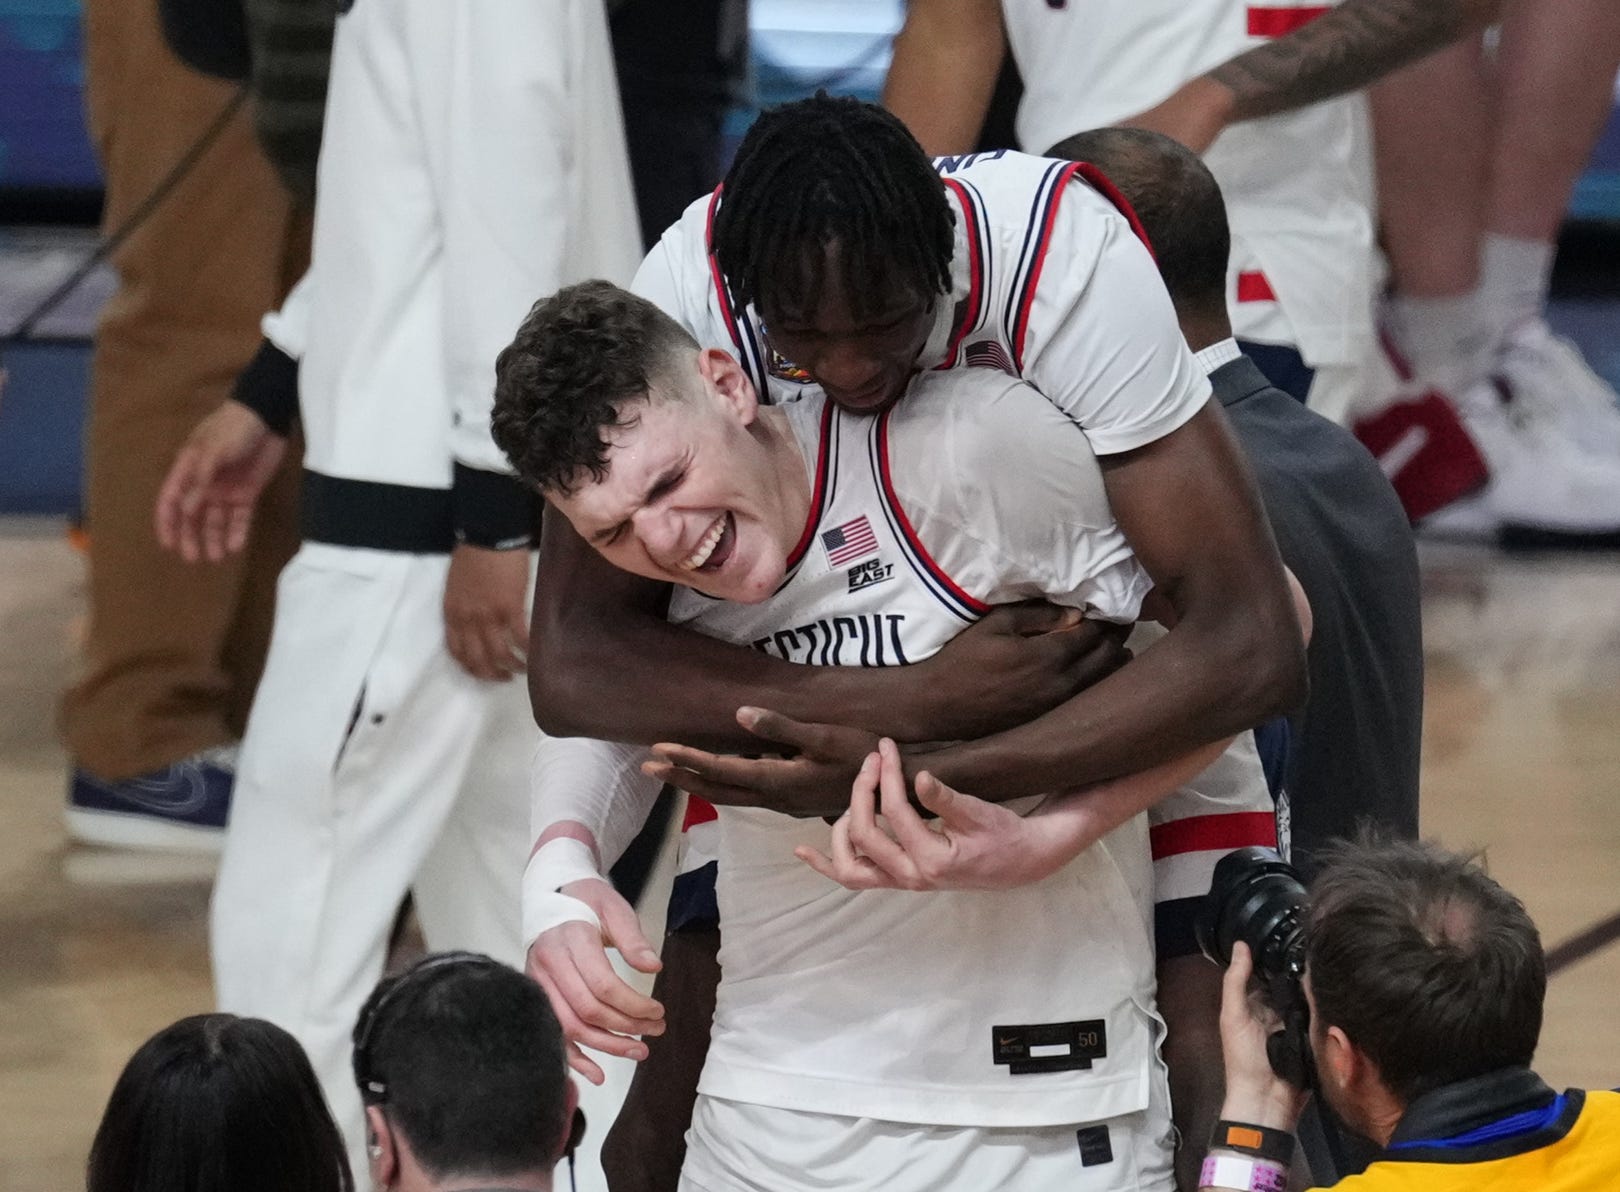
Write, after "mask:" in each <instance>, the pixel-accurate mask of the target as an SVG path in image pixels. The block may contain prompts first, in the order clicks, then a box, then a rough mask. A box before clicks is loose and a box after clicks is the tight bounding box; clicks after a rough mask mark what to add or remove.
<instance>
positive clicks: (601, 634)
mask: <svg viewBox="0 0 1620 1192" xmlns="http://www.w3.org/2000/svg"><path fill="white" fill-rule="evenodd" d="M668 599H669V589H668V587H667V586H666V585H663V584H658V583H654V582H651V581H648V580H645V579H641V578H639V577H637V576H633V575H629V574H627V573H626V572H622V571H619V570H617V569H616V568H614V567H612V566H610V565H609V564H608V563H607V562H606V561H605V560H603V559H602V557H601V556H600V555H598V554H597V553H596V552H595V551H594V550H592V549H591V548H590V547H589V546H588V545H587V544H586V543H585V542H584V541H583V540H581V539H580V537H579V535H577V534H576V533H575V532H574V530H573V527H571V526H570V525H569V524H568V522H567V520H566V519H564V518H562V517H560V516H558V515H556V514H555V513H553V512H550V511H548V512H547V515H546V518H545V525H544V530H543V532H542V535H541V543H540V565H539V575H538V579H537V582H536V590H535V601H534V617H533V622H532V626H531V629H530V655H529V694H530V697H531V699H532V701H533V705H534V714H535V720H536V721H537V722H538V723H539V725H540V727H541V728H542V729H544V730H545V731H546V732H547V733H550V734H551V735H553V736H579V737H601V738H605V739H608V740H615V741H629V742H635V743H640V744H652V743H654V742H657V741H664V740H681V741H687V742H690V743H693V744H696V745H699V746H702V747H704V748H709V749H716V750H722V751H737V752H741V751H753V752H757V751H759V750H760V749H761V748H762V744H761V742H760V739H759V738H758V737H755V736H752V735H750V734H749V733H748V732H746V731H744V729H742V728H741V727H740V726H739V725H738V723H737V709H738V708H739V707H742V706H744V705H751V704H762V705H766V706H769V707H773V708H778V709H780V710H782V711H783V712H785V713H787V714H788V715H790V716H793V717H795V718H800V719H804V720H809V721H817V722H822V723H827V724H834V725H859V726H861V727H862V728H863V729H868V730H875V731H877V732H880V733H886V734H889V735H892V736H894V737H896V739H898V740H903V741H929V740H936V741H937V740H955V739H958V738H963V737H970V736H978V735H981V734H984V733H989V732H994V731H996V730H998V729H1000V728H1004V727H1006V726H1008V725H1012V724H1019V723H1022V722H1023V721H1025V720H1027V719H1029V718H1030V717H1032V716H1038V715H1039V714H1040V713H1042V712H1044V711H1046V710H1047V709H1049V708H1051V707H1053V706H1054V705H1056V704H1058V703H1060V702H1061V701H1062V700H1064V699H1067V698H1068V697H1069V696H1070V695H1071V694H1072V693H1073V692H1074V691H1075V690H1077V689H1079V688H1080V687H1083V686H1085V685H1086V684H1087V683H1090V682H1093V681H1095V680H1096V679H1097V678H1098V677H1100V676H1101V675H1103V674H1106V673H1108V671H1110V670H1112V669H1113V668H1114V667H1117V666H1118V665H1119V664H1120V663H1121V662H1123V661H1124V658H1125V656H1126V655H1125V653H1124V649H1123V645H1122V641H1123V634H1122V633H1121V632H1120V631H1119V630H1118V627H1116V626H1104V625H1100V624H1097V623H1093V622H1081V621H1080V620H1079V618H1078V615H1077V614H1076V613H1075V612H1074V610H1072V609H1056V608H1054V607H1052V606H1048V605H1037V604H1031V605H1018V606H1011V607H1008V608H1005V609H998V610H997V611H996V612H995V613H994V614H992V616H991V617H986V618H985V620H984V621H983V622H981V623H980V625H979V626H977V627H975V628H974V629H973V630H970V631H969V632H968V633H964V634H962V635H961V636H960V637H959V638H958V639H957V640H956V641H955V642H953V643H952V644H951V646H950V647H948V648H947V650H945V651H942V652H941V653H940V654H938V655H935V657H934V658H933V659H930V660H929V661H928V662H923V663H919V664H918V665H916V666H909V667H891V668H886V669H883V668H879V669H866V668H859V667H825V666H799V665H796V664H794V663H790V662H784V661H782V660H780V659H777V658H772V657H770V656H768V655H766V654H763V653H760V652H759V651H757V650H753V649H750V648H748V647H746V646H736V645H730V644H728V643H726V642H721V641H716V640H715V639H713V638H709V637H704V636H702V635H701V634H698V633H695V632H692V631H690V630H687V629H682V628H680V627H677V626H674V625H671V624H669V623H668V622H667V621H666V620H665V619H664V615H665V610H666V608H667V605H668ZM861 756H862V758H864V757H865V754H864V753H862V755H861ZM858 764H859V763H858V762H857V766H858ZM852 773H853V771H852ZM840 781H841V786H842V789H841V790H838V791H836V797H837V799H838V801H837V802H835V803H832V804H830V805H829V807H830V809H831V810H840V809H842V806H843V804H844V802H847V799H848V794H849V781H848V780H847V779H843V780H840ZM751 801H753V800H751ZM762 805H764V806H774V807H778V809H780V810H789V809H790V805H788V804H786V803H782V804H778V803H776V802H774V801H772V800H770V799H767V800H765V801H764V802H763V804H762ZM820 813H821V812H817V814H820Z"/></svg>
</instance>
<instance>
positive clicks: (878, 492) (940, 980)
mask: <svg viewBox="0 0 1620 1192" xmlns="http://www.w3.org/2000/svg"><path fill="white" fill-rule="evenodd" d="M785 413H786V414H787V416H788V417H789V418H790V419H791V421H792V424H793V427H794V430H795V433H796V434H797V436H798V438H799V440H800V444H801V447H802V448H803V451H804V458H805V463H806V468H807V470H808V472H809V475H810V477H811V482H812V487H813V493H814V495H813V498H812V508H811V513H810V517H809V519H808V522H807V524H806V526H805V528H804V533H803V535H802V537H801V538H800V540H799V542H798V545H797V548H796V550H795V551H794V553H793V555H792V557H791V559H790V570H789V572H788V575H787V578H786V579H785V581H784V582H783V584H782V586H781V587H780V588H779V589H778V590H777V591H776V593H775V594H774V595H772V596H771V597H770V598H769V599H767V600H765V601H763V602H761V603H759V604H753V605H741V604H733V603H725V602H719V601H715V600H712V599H710V598H708V597H705V596H703V595H701V594H698V593H696V592H693V591H691V590H690V589H684V588H677V589H676V591H675V596H674V600H673V605H672V608H671V612H670V617H671V620H673V621H676V622H679V623H684V624H688V625H691V626H693V627H694V628H697V629H699V630H701V631H702V632H703V633H706V634H708V635H710V636H714V637H720V638H724V639H726V640H729V641H733V642H738V643H748V644H752V645H753V646H754V647H755V648H757V649H760V650H764V651H766V652H768V653H771V654H775V655H777V656H779V657H782V658H786V659H789V660H791V661H794V662H800V663H807V664H815V665H841V666H893V665H901V664H905V663H909V662H917V661H920V660H922V659H924V658H926V657H928V656H929V655H930V654H932V653H934V651H936V650H937V649H939V648H940V647H941V646H942V645H943V644H944V643H946V642H947V641H949V640H950V639H951V638H952V637H954V636H955V635H956V634H957V633H959V632H960V631H961V630H962V629H963V628H964V627H965V626H967V625H969V624H972V623H973V622H974V621H976V620H977V619H978V618H979V617H980V616H981V615H982V614H983V613H984V612H986V611H987V610H988V608H989V607H990V606H991V605H993V604H1000V603H1005V602H1007V601H1010V600H1018V599H1023V598H1027V597H1032V596H1044V597H1047V598H1048V599H1051V600H1054V601H1058V602H1061V603H1066V604H1070V605H1074V606H1079V607H1084V608H1086V609H1088V610H1089V611H1090V612H1091V614H1092V615H1094V616H1097V617H1101V618H1106V619H1111V620H1115V621H1121V622H1129V621H1132V620H1134V619H1135V617H1136V613H1137V609H1138V606H1139V605H1140V602H1141V600H1142V598H1143V596H1144V595H1145V594H1146V592H1147V590H1148V588H1149V587H1150V582H1151V581H1150V580H1149V579H1148V577H1147V575H1146V574H1145V572H1144V571H1143V570H1142V569H1141V567H1140V566H1139V565H1138V564H1137V562H1136V561H1135V558H1134V556H1132V555H1131V553H1130V550H1129V547H1128V545H1127V544H1126V542H1125V539H1124V536H1123V534H1122V533H1121V532H1120V530H1119V528H1118V527H1117V526H1116V525H1115V524H1114V521H1113V516H1112V514H1111V513H1110V511H1109V508H1108V503H1107V499H1106V496H1105V493H1104V490H1103V484H1102V476H1101V472H1100V469H1099V468H1098V466H1097V464H1096V461H1095V459H1094V457H1093V456H1092V453H1091V451H1090V449H1089V448H1088V447H1087V445H1086V440H1085V437H1084V436H1083V435H1082V434H1081V432H1080V431H1079V429H1078V428H1077V427H1076V426H1075V425H1074V424H1073V423H1072V422H1071V421H1070V420H1069V419H1068V418H1066V417H1065V416H1064V415H1063V414H1061V413H1060V412H1059V411H1058V410H1057V409H1056V408H1054V407H1053V406H1052V405H1051V404H1050V403H1049V402H1047V401H1046V400H1045V399H1044V398H1042V397H1041V396H1040V395H1039V394H1037V393H1036V392H1035V391H1034V390H1033V389H1032V388H1030V387H1029V386H1028V385H1025V384H1021V383H1019V382H1017V381H1015V380H1013V379H1011V378H1001V377H997V376H996V375H995V374H993V373H990V372H987V371H985V370H978V369H975V370H951V371H946V372H930V373H925V374H923V375H922V376H920V377H918V378H917V379H916V380H915V381H914V383H913V386H912V390H911V392H910V393H909V394H908V395H907V396H906V397H905V399H904V400H902V401H901V402H900V403H899V404H898V405H897V406H895V407H894V408H893V409H891V410H890V411H889V412H887V413H885V414H883V415H880V416H876V417H858V416H853V415H849V414H846V413H843V412H841V411H839V410H838V409H837V408H836V407H834V406H833V405H831V403H829V402H827V401H826V400H825V398H823V397H822V396H821V394H820V391H819V390H816V389H806V390H805V391H804V392H803V394H802V396H801V398H800V400H798V401H796V402H793V403H791V404H789V405H788V406H787V407H786V409H785ZM1033 802H1034V801H1033V800H1026V801H1024V803H1023V804H1022V805H1018V804H1015V805H1014V806H1015V807H1020V809H1027V808H1028V807H1029V806H1030V805H1031V804H1032V803H1033ZM719 816H720V818H719V826H720V853H721V862H720V865H719V901H720V908H721V909H720V917H721V922H722V923H723V925H724V927H723V931H722V945H721V966H722V976H721V984H720V989H719V995H718V1002H717V1007H716V1011H715V1018H714V1031H713V1041H712V1044H711V1047H710V1051H709V1059H708V1063H707V1065H706V1067H705V1069H704V1073H703V1078H702V1082H701V1084H700V1086H699V1087H700V1089H701V1090H702V1091H703V1092H704V1093H706V1094H709V1095H712V1096H716V1097H722V1098H728V1099H732V1100H739V1101H746V1102H752V1103H756V1104H761V1105H770V1106H776V1107H779V1108H787V1109H805V1110H812V1111H816V1112H822V1113H833V1114H841V1115H848V1116H857V1117H873V1118H880V1119H884V1120H888V1121H902V1122H922V1123H929V1124H935V1125H964V1126H1014V1125H1017V1126H1041V1125H1057V1124H1062V1123H1068V1122H1084V1121H1095V1120H1098V1119H1102V1118H1108V1117H1113V1116H1115V1115H1118V1114H1122V1113H1129V1112H1133V1111H1135V1110H1138V1109H1141V1108H1143V1107H1144V1106H1145V1105H1146V1104H1147V1101H1148V1089H1149V1082H1150V1080H1151V1079H1153V1078H1154V1077H1153V1075H1152V1062H1151V1061H1152V1055H1153V1049H1154V1045H1155V1029H1156V1019H1155V1012H1154V1009H1153V947H1152V942H1151V940H1152V936H1151V922H1152V908H1151V905H1150V896H1149V893H1148V891H1149V889H1150V887H1151V872H1150V871H1151V861H1150V858H1149V849H1148V840H1147V827H1146V822H1145V819H1144V818H1143V817H1140V816H1139V817H1137V819H1136V820H1134V821H1132V822H1131V823H1130V824H1128V825H1126V826H1125V827H1122V828H1120V829H1119V830H1118V831H1116V832H1115V833H1113V834H1112V835H1110V836H1109V837H1108V838H1107V839H1105V840H1104V841H1103V842H1101V843H1099V844H1097V845H1095V846H1093V847H1092V848H1090V849H1088V850H1087V851H1086V852H1085V853H1083V854H1081V855H1080V856H1079V857H1077V858H1076V859H1075V860H1073V861H1072V862H1070V863H1069V864H1068V865H1067V866H1065V867H1064V868H1063V869H1062V870H1061V871H1059V872H1058V873H1057V874H1055V875H1053V876H1052V877H1050V878H1048V879H1047V880H1045V881H1042V882H1039V883H1037V884H1035V885H1031V886H1026V887H1023V888H1020V889H1016V890H1008V891H996V892H976V891H968V892H955V891H953V892H937V893H926V894H915V893H909V892H903V891H892V890H878V891H860V892H856V891H850V890H846V889H844V888H843V887H841V886H838V885H836V884H834V883H832V882H830V881H828V880H827V879H826V878H824V877H822V876H820V875H819V874H817V873H815V872H814V871H813V870H811V869H810V868H809V867H808V866H806V865H804V864H803V863H802V862H800V861H799V860H797V859H796V858H795V857H794V856H793V849H794V847H795V846H796V845H800V844H806V845H810V846H813V847H815V848H817V849H820V850H821V851H823V852H827V851H828V850H829V841H830V835H831V829H830V828H829V826H828V825H827V824H826V823H825V822H823V821H822V820H820V819H810V820H799V819H793V818H790V817H788V816H784V815H780V814H777V813H774V812H769V811H762V810H757V809H742V808H721V809H720V813H719Z"/></svg>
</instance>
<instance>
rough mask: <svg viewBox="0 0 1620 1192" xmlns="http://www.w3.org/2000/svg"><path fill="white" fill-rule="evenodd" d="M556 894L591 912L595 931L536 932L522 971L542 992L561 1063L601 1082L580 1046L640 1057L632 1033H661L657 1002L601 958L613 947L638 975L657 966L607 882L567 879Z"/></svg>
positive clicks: (575, 927) (573, 926)
mask: <svg viewBox="0 0 1620 1192" xmlns="http://www.w3.org/2000/svg"><path fill="white" fill-rule="evenodd" d="M562 892H563V893H564V894H566V895H568V896H569V897H570V898H577V899H579V900H580V901H581V902H583V903H585V904H586V905H587V906H589V907H590V908H591V910H593V911H594V912H596V917H597V918H598V919H600V920H601V922H602V927H601V930H597V929H596V928H595V927H593V926H592V925H591V924H589V923H582V922H578V921H575V922H570V923H562V924H559V925H558V926H556V927H553V928H552V929H551V930H549V931H545V932H542V933H541V934H540V937H539V938H538V939H536V940H535V941H534V943H532V944H530V945H529V955H528V962H527V963H528V970H529V976H531V977H533V978H534V979H535V981H537V982H539V984H540V988H542V989H544V990H545V991H546V996H547V997H548V998H550V999H551V1008H552V1009H553V1010H554V1011H556V1014H557V1021H558V1022H559V1023H561V1024H562V1029H563V1036H564V1038H565V1039H566V1040H567V1051H568V1066H569V1067H570V1068H572V1069H573V1070H574V1071H576V1072H578V1073H579V1074H580V1075H581V1076H583V1077H584V1078H585V1079H586V1080H588V1081H590V1082H591V1083H592V1084H601V1083H602V1080H603V1073H602V1069H601V1068H600V1067H599V1066H598V1065H597V1064H596V1063H595V1061H593V1060H592V1059H591V1058H590V1057H589V1056H587V1055H586V1054H585V1052H584V1051H583V1049H582V1048H584V1047H593V1048H595V1049H596V1050H597V1051H601V1052H605V1053H606V1054H608V1055H618V1056H623V1057H625V1058H626V1059H631V1060H644V1059H646V1058H647V1045H646V1044H645V1043H643V1042H642V1041H641V1040H640V1039H638V1038H636V1037H635V1036H637V1035H661V1034H663V1033H664V1007H663V1006H661V1005H660V1004H659V1003H658V1002H656V1001H654V1000H653V999H652V998H650V997H647V996H646V995H645V994H643V993H641V992H640V991H639V990H637V989H635V988H633V987H632V986H630V985H628V984H626V983H625V981H624V980H623V978H621V977H620V976H619V974H618V972H617V971H615V969H614V967H613V963H612V962H611V961H610V960H609V959H608V954H607V950H608V948H609V947H615V948H617V949H618V950H619V954H620V955H622V956H623V957H624V958H625V960H626V961H627V962H628V963H629V964H630V966H631V967H632V968H634V969H637V970H638V971H640V972H643V973H656V972H657V971H658V970H659V968H660V967H661V965H660V962H659V960H658V954H657V953H656V952H654V951H653V949H652V945H651V944H649V943H648V942H647V937H646V936H645V935H643V934H642V931H641V920H639V919H638V918H636V911H635V908H634V907H632V906H631V905H630V904H629V903H628V902H626V901H625V900H624V899H623V898H622V897H621V896H620V895H619V892H618V891H617V890H615V889H614V888H613V886H612V885H611V884H610V883H608V882H606V881H604V880H602V879H601V878H586V879H584V880H582V881H577V882H569V883H568V884H567V885H566V886H564V887H563V888H562Z"/></svg>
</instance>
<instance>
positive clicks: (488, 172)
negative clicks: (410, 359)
mask: <svg viewBox="0 0 1620 1192" xmlns="http://www.w3.org/2000/svg"><path fill="white" fill-rule="evenodd" d="M449 8H450V12H449V13H447V14H443V15H442V17H441V20H442V41H441V44H440V45H438V46H437V47H435V49H434V50H433V51H432V52H433V53H434V54H436V55H437V58H438V60H437V61H436V62H426V61H423V62H420V63H418V69H417V79H418V83H419V86H420V89H421V91H422V95H421V97H420V99H421V103H420V111H421V125H422V129H423V133H424V138H425V140H426V144H425V146H424V152H425V154H426V157H427V160H428V163H429V168H430V171H431V174H432V183H433V186H434V187H435V190H436V192H437V195H436V197H437V200H438V209H439V213H440V221H441V227H442V231H443V253H444V301H443V311H444V314H443V317H444V329H445V368H446V382H447V387H448V389H449V392H450V394H451V397H452V400H453V403H454V412H455V429H454V434H453V445H454V451H455V457H456V459H457V460H458V461H460V462H461V463H464V464H467V465H469V466H471V467H474V468H479V469H481V470H484V471H493V472H508V471H510V467H509V465H508V463H507V461H506V458H505V457H504V456H503V455H502V453H501V452H500V450H499V449H498V448H497V447H496V446H495V444H494V442H493V440H492V439H491V437H490V428H489V420H490V408H491V405H492V403H493V400H494V387H495V357H496V356H497V355H498V354H499V353H500V351H501V349H502V348H504V347H506V345H507V344H508V343H509V342H510V341H511V339H512V335H513V333H514V332H515V331H516V330H517V327H518V324H519V323H520V322H521V321H522V319H523V316H524V314H525V312H527V311H528V310H529V308H530V307H531V306H532V305H533V304H534V303H535V302H537V301H539V300H540V299H541V298H544V297H546V296H547V295H548V294H551V293H552V292H553V291H555V290H556V289H557V288H558V287H560V286H561V285H563V284H564V283H565V282H568V281H571V280H577V279H578V277H579V276H581V275H583V276H590V275H592V274H601V273H603V272H609V273H611V272H612V271H613V269H614V268H615V267H616V266H615V262H616V261H620V262H622V269H623V271H624V273H627V272H628V270H629V269H630V267H631V266H632V264H633V262H634V260H635V257H634V252H635V244H636V228H635V224H634V220H633V217H632V216H631V214H630V212H631V208H630V194H629V189H628V167H627V165H626V164H625V161H624V149H623V140H622V133H620V131H619V120H618V113H617V105H618V99H617V93H616V90H615V88H614V86H613V83H612V74H613V66H612V58H611V54H610V49H609V45H608V33H607V24H606V18H605V16H604V15H603V11H602V6H601V5H600V4H599V3H597V4H593V3H589V2H586V0H569V2H567V3H560V4H536V3H533V0H478V2H477V3H476V4H464V5H452V6H449ZM424 40H425V39H424ZM427 52H428V51H423V53H424V54H426V53H427ZM597 111H599V112H600V113H602V114H603V118H601V119H598V118H597V117H595V116H594V115H593V114H592V113H593V112H597ZM607 117H611V118H610V119H609V118H607ZM593 136H596V137H603V138H612V142H611V143H613V144H614V145H616V147H617V159H616V161H613V162H612V164H615V165H617V168H618V172H620V173H622V174H623V175H624V178H623V180H624V183H625V187H624V195H623V211H622V212H621V211H619V210H618V209H617V208H616V207H614V206H613V205H612V204H599V205H598V207H597V209H596V210H594V211H589V210H582V205H581V203H580V202H579V201H578V199H579V194H580V192H581V189H582V186H583V183H582V179H581V176H580V175H581V171H582V170H583V169H585V168H586V167H587V165H588V164H590V163H588V162H587V161H586V160H585V159H584V157H583V154H584V152H585V150H586V148H587V146H586V144H585V139H586V138H589V137H593ZM587 220H596V221H606V222H608V223H610V224H613V225H614V226H615V227H616V228H617V232H618V234H617V237H615V236H614V235H613V234H611V232H610V230H609V229H607V228H587V227H586V226H585V221H587ZM615 240H618V241H622V251H621V252H614V251H613V250H612V249H613V245H614V242H615ZM587 241H588V242H590V243H594V244H598V245H599V246H601V249H602V251H601V252H600V253H599V254H598V255H599V257H600V258H601V259H598V260H595V261H581V260H579V259H578V254H576V252H575V251H574V246H575V245H576V244H577V243H580V242H587ZM580 270H584V273H583V274H581V273H580V272H579V271H580ZM624 273H621V274H620V275H619V276H618V277H617V278H616V279H615V280H623V276H624Z"/></svg>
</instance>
